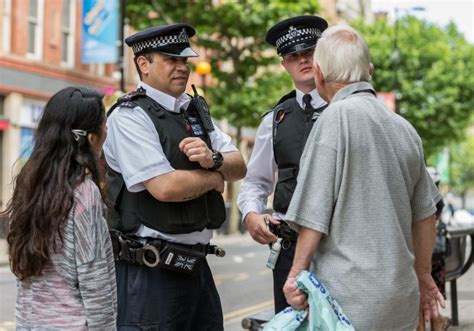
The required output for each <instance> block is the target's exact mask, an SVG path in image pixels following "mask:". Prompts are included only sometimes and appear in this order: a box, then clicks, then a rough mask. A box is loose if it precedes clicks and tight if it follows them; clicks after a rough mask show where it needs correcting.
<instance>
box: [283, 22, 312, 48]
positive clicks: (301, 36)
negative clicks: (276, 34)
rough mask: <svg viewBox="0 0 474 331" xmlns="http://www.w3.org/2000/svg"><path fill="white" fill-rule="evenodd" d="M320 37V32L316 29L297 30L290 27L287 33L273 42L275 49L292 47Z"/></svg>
mask: <svg viewBox="0 0 474 331" xmlns="http://www.w3.org/2000/svg"><path fill="white" fill-rule="evenodd" d="M319 37H321V30H319V29H317V28H303V29H297V28H294V27H293V26H290V28H289V29H288V32H287V33H286V34H284V35H283V36H281V37H280V38H278V39H277V40H276V42H275V44H276V47H277V48H280V47H281V46H283V47H284V46H286V45H285V44H288V45H292V44H295V43H298V42H301V41H305V40H308V39H315V38H319Z"/></svg>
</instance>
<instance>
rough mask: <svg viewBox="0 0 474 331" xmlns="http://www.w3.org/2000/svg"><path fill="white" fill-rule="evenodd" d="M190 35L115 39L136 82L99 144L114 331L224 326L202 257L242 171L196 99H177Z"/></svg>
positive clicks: (185, 29)
mask: <svg viewBox="0 0 474 331" xmlns="http://www.w3.org/2000/svg"><path fill="white" fill-rule="evenodd" d="M194 34H195V30H194V28H193V27H191V26H190V25H188V24H171V25H163V26H156V27H152V28H149V29H146V30H144V31H140V32H138V33H136V34H134V35H132V36H130V37H128V38H126V39H125V42H126V43H127V45H128V46H130V47H131V48H132V49H133V52H134V54H135V59H134V60H135V64H136V67H137V71H138V73H139V76H140V82H139V83H138V88H137V90H136V91H134V92H131V93H130V94H127V95H126V96H124V97H123V98H121V99H120V100H119V101H118V103H117V105H116V106H115V108H114V109H113V110H111V112H109V118H108V129H109V135H108V137H107V141H106V143H105V147H104V152H105V158H106V161H107V166H108V170H107V178H108V179H107V184H108V190H109V192H110V198H111V200H112V203H113V204H114V207H115V208H114V210H111V214H113V212H116V213H117V215H115V218H114V220H113V221H111V228H112V231H111V233H112V241H113V242H114V247H116V255H117V259H118V261H117V264H116V270H117V287H118V321H117V325H118V329H120V330H137V329H140V330H143V329H146V330H179V331H186V330H193V331H195V330H213V331H214V330H215V331H219V330H223V327H224V326H223V324H224V323H223V314H222V307H221V302H220V298H219V294H218V292H217V289H216V286H215V283H214V279H213V276H212V273H211V270H210V268H209V265H208V263H207V260H206V255H207V254H208V253H211V251H210V248H211V246H209V242H210V240H211V238H212V236H213V230H214V229H218V228H219V227H220V226H221V224H222V223H223V222H224V221H225V205H224V200H223V198H222V192H223V191H224V181H229V182H231V181H236V180H238V179H240V178H242V177H244V176H245V171H246V167H245V163H244V161H243V158H242V155H241V154H240V152H239V151H238V150H237V148H236V147H235V146H234V145H232V143H231V138H230V137H229V136H228V135H227V134H225V133H223V132H222V131H221V130H219V128H218V127H217V126H215V125H214V123H213V121H212V120H211V117H210V114H209V111H208V109H207V107H205V105H204V100H203V99H200V98H197V97H193V98H191V96H189V95H188V94H186V93H185V90H186V84H187V82H188V78H189V75H190V68H189V65H188V58H189V57H196V56H198V55H197V53H196V52H195V51H194V50H193V49H192V48H191V47H190V44H189V38H190V37H192V36H193V35H194Z"/></svg>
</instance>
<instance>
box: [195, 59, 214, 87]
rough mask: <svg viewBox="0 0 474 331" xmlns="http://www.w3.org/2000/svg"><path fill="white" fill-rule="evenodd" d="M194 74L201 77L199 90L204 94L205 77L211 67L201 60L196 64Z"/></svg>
mask: <svg viewBox="0 0 474 331" xmlns="http://www.w3.org/2000/svg"><path fill="white" fill-rule="evenodd" d="M196 73H197V74H198V75H199V76H201V88H202V90H203V91H204V92H206V76H207V75H209V74H210V73H211V65H210V64H209V62H207V61H205V60H203V61H201V62H198V63H197V64H196Z"/></svg>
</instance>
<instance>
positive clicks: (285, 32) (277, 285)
mask: <svg viewBox="0 0 474 331" xmlns="http://www.w3.org/2000/svg"><path fill="white" fill-rule="evenodd" d="M327 26H328V24H327V22H326V21H325V20H324V19H322V18H321V17H318V16H310V15H305V16H297V17H292V18H289V19H286V20H283V21H281V22H279V23H277V24H275V25H274V26H273V27H272V28H270V30H269V31H268V32H267V35H266V41H267V42H268V43H270V44H271V45H272V46H276V49H277V53H278V55H280V56H281V57H282V61H281V64H282V66H283V67H284V68H285V70H286V71H287V72H288V74H289V75H290V77H291V78H292V80H293V82H294V84H295V88H296V89H295V90H294V91H292V92H290V93H288V94H287V95H285V96H283V97H282V98H281V99H280V101H279V102H278V103H277V105H276V106H275V107H274V109H273V110H272V111H271V112H269V113H267V114H265V115H264V117H263V120H262V122H261V124H260V126H259V127H258V130H257V136H256V140H255V145H254V148H253V152H252V156H251V158H250V161H249V163H248V171H247V176H246V177H245V180H244V182H243V184H242V186H241V188H240V194H239V197H238V205H239V209H240V211H241V213H242V216H243V221H244V222H245V224H246V226H247V229H248V230H249V232H250V235H251V236H252V238H253V239H254V240H255V241H257V242H259V243H260V244H271V243H273V244H272V245H271V247H272V250H271V254H270V258H269V261H268V263H267V266H268V267H270V268H272V269H273V287H274V301H275V313H278V312H280V311H281V310H283V309H284V308H285V307H287V306H289V305H288V304H287V302H286V299H285V296H284V295H283V291H282V288H283V285H284V283H285V281H286V278H287V275H288V272H289V270H290V267H291V265H292V261H293V255H294V250H295V246H296V238H297V234H296V233H295V232H294V231H293V230H291V229H290V228H289V227H288V225H287V224H286V223H284V222H283V220H284V219H285V212H286V210H287V208H288V205H289V203H290V200H291V196H292V195H293V192H294V189H295V187H296V177H297V175H298V170H299V159H300V157H301V154H302V152H303V148H304V144H305V142H306V139H307V137H308V135H309V132H310V131H311V128H312V126H313V124H314V123H315V121H316V120H317V118H318V116H319V115H320V113H321V112H322V111H323V109H324V108H325V107H326V102H325V101H324V100H323V99H322V98H321V97H320V96H319V95H318V92H317V91H316V85H315V82H314V73H313V52H314V48H315V46H316V42H317V39H318V38H319V36H320V35H321V33H322V31H324V30H325V29H326V28H327ZM276 175H277V176H276ZM275 184H276V187H275ZM274 187H275V192H274V198H273V213H272V214H268V213H266V205H267V199H268V196H269V195H271V194H272V192H273V189H274Z"/></svg>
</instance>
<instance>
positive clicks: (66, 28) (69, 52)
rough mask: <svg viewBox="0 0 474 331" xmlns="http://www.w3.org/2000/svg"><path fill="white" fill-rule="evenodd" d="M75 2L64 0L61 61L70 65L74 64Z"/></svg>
mask: <svg viewBox="0 0 474 331" xmlns="http://www.w3.org/2000/svg"><path fill="white" fill-rule="evenodd" d="M75 4H76V1H75V0H64V1H63V20H62V22H63V24H62V27H61V45H62V52H61V62H62V63H64V64H66V65H68V66H73V65H74V26H75V22H74V21H75V20H74V18H75V15H74V13H75V11H74V8H75Z"/></svg>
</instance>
